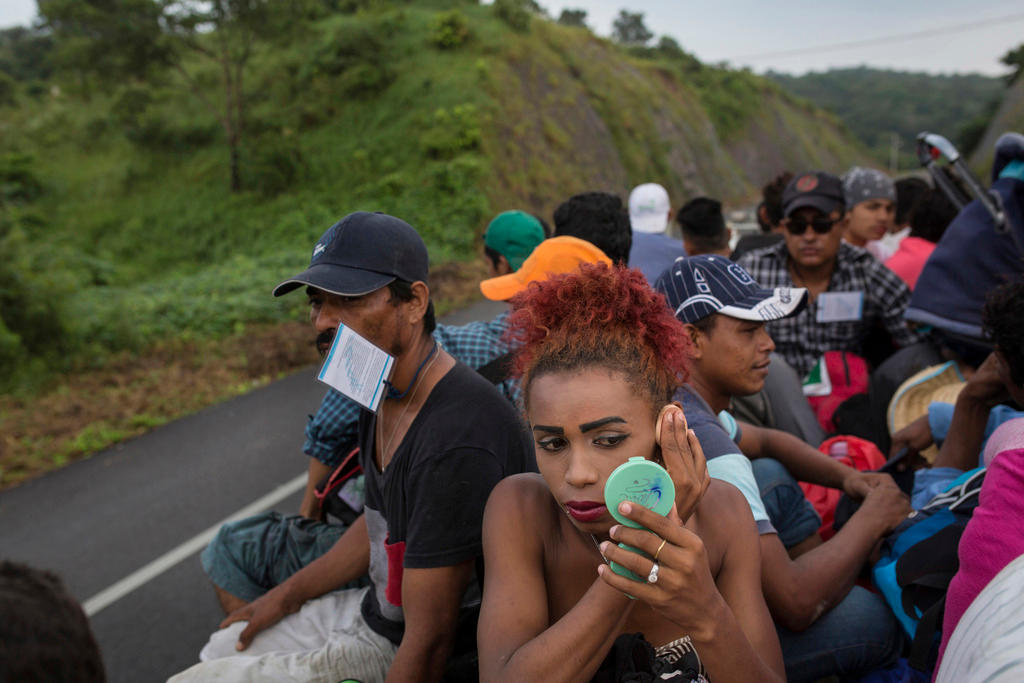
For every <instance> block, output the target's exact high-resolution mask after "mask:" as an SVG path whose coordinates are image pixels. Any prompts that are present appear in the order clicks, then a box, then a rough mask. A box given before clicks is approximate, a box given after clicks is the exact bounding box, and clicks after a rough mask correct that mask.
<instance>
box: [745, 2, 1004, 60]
mask: <svg viewBox="0 0 1024 683" xmlns="http://www.w3.org/2000/svg"><path fill="white" fill-rule="evenodd" d="M1022 19H1024V13H1018V14H1008V15H1006V16H1002V17H995V18H993V19H985V20H983V21H974V22H968V23H966V24H963V23H961V24H956V25H955V26H953V25H951V26H943V27H940V28H932V29H928V30H925V31H914V32H913V33H900V34H897V35H889V36H881V37H878V38H866V39H864V40H851V41H849V42H846V43H830V44H828V45H817V46H814V47H804V48H799V49H796V50H783V51H781V52H762V53H760V54H754V55H743V56H740V57H731V58H728V59H727V60H726V61H729V62H743V61H748V60H752V59H771V58H775V57H790V56H793V55H806V54H812V53H818V52H836V51H839V50H847V49H849V48H853V47H865V46H868V45H881V44H883V43H892V42H896V41H901V40H914V39H918V38H934V37H935V36H941V35H949V34H953V33H964V32H966V31H973V30H974V29H977V28H982V27H984V26H992V25H993V24H1004V23H1006V22H1012V21H1020V20H1022Z"/></svg>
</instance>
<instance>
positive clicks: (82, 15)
mask: <svg viewBox="0 0 1024 683" xmlns="http://www.w3.org/2000/svg"><path fill="white" fill-rule="evenodd" d="M268 5H269V0H39V13H40V15H41V16H42V17H43V19H44V21H45V22H46V25H47V26H48V27H49V28H50V29H51V30H52V31H53V32H54V35H55V38H56V42H57V52H58V64H63V65H64V66H65V67H71V68H75V69H77V70H80V71H88V72H89V73H90V74H92V75H94V76H98V77H99V78H101V79H102V80H104V81H108V82H117V81H121V80H123V79H126V78H128V79H143V78H145V77H146V76H148V75H150V74H152V73H153V72H154V71H156V70H170V71H172V72H173V73H175V74H176V75H177V76H178V78H179V79H180V85H181V86H182V87H183V88H185V89H186V90H187V91H188V92H190V93H191V94H192V95H193V96H194V97H196V98H197V99H198V100H199V101H200V102H202V104H203V106H204V107H206V109H207V110H208V111H210V113H211V114H212V115H214V116H215V117H216V118H217V120H218V121H219V122H220V124H221V127H222V128H223V129H224V136H225V138H226V140H227V144H228V151H229V155H230V169H231V170H230V174H231V191H232V192H237V191H238V190H240V189H241V187H242V179H241V168H240V166H241V162H240V159H239V149H240V147H241V142H242V131H243V130H244V122H245V93H244V75H245V67H246V65H247V64H248V61H249V57H250V56H251V54H252V47H253V42H254V40H255V39H256V37H257V36H258V35H262V34H264V32H265V31H268V30H270V28H271V27H270V21H269V19H270V18H271V17H270V14H269V10H268ZM189 55H198V56H200V57H202V58H203V59H205V60H208V61H211V62H213V63H214V64H216V65H217V67H218V68H217V73H218V80H219V86H220V90H221V97H219V98H214V97H211V96H210V95H209V93H207V91H206V89H205V88H204V87H203V85H202V84H201V83H200V81H199V80H198V78H197V76H196V74H195V73H193V71H192V70H191V69H190V66H189V64H190V63H191V62H190V60H189V59H187V57H188V56H189ZM72 65H74V66H72Z"/></svg>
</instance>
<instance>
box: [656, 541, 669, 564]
mask: <svg viewBox="0 0 1024 683" xmlns="http://www.w3.org/2000/svg"><path fill="white" fill-rule="evenodd" d="M666 543H668V539H667V538H663V539H661V545H659V546H658V549H657V550H655V551H654V561H655V562H657V561H658V555H661V549H662V548H664V547H665V544H666Z"/></svg>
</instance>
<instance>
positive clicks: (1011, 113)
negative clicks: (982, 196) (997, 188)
mask: <svg viewBox="0 0 1024 683" xmlns="http://www.w3.org/2000/svg"><path fill="white" fill-rule="evenodd" d="M1008 132H1015V133H1024V78H1017V79H1016V81H1014V82H1013V83H1012V84H1011V85H1010V86H1009V87H1008V88H1006V90H1005V91H1004V93H1003V99H1002V101H1000V103H999V107H998V109H996V112H995V115H993V117H992V121H991V123H990V124H989V125H988V127H987V128H986V129H985V134H984V135H983V136H982V137H981V142H979V143H978V146H977V147H976V148H975V150H974V152H973V153H972V154H971V156H970V162H971V167H972V168H973V169H974V170H975V172H976V173H977V174H978V176H979V177H980V178H982V179H983V180H985V182H986V183H987V182H988V177H989V173H990V172H991V169H992V157H993V155H994V153H995V146H996V140H998V139H999V136H1000V135H1002V134H1003V133H1008Z"/></svg>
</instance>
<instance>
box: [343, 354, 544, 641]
mask: <svg viewBox="0 0 1024 683" xmlns="http://www.w3.org/2000/svg"><path fill="white" fill-rule="evenodd" d="M375 426H376V415H375V414H373V413H371V412H369V411H366V410H363V411H362V412H361V414H360V417H359V436H360V439H359V443H360V456H359V457H360V463H361V464H362V467H363V472H364V473H365V475H366V507H365V515H366V525H367V531H368V533H369V540H370V570H369V574H370V580H371V583H372V586H371V590H370V591H369V592H368V593H367V594H366V598H365V599H364V600H363V607H362V611H363V618H364V619H365V620H366V623H367V624H368V625H369V626H370V628H372V629H373V630H374V631H376V632H377V633H379V634H381V635H383V636H384V637H386V638H388V639H389V640H391V641H392V642H393V643H396V644H397V643H399V642H401V640H402V633H403V631H404V626H405V619H404V614H403V612H402V573H403V570H404V569H405V568H410V569H428V568H433V567H448V566H452V565H456V564H459V563H461V562H465V561H466V560H474V559H478V558H480V557H481V556H482V552H483V546H482V535H481V524H482V522H483V515H484V505H485V504H486V503H487V497H488V495H490V492H491V489H492V488H494V486H495V484H497V483H498V482H499V481H500V480H501V479H503V478H504V477H507V476H509V475H511V474H518V473H520V472H528V471H536V461H535V457H534V449H533V440H532V439H531V438H530V435H529V433H528V432H527V431H526V427H525V425H524V424H523V422H522V420H521V419H520V417H519V415H518V414H517V413H516V411H515V410H514V409H513V408H512V406H511V405H510V404H509V402H508V401H507V400H505V398H504V397H503V396H502V395H501V394H500V393H499V392H498V391H497V390H496V389H495V388H494V386H492V385H491V384H490V383H489V382H487V380H485V379H483V378H482V377H480V376H479V375H478V374H477V373H475V372H473V371H472V370H470V369H469V368H468V367H467V366H465V365H463V364H462V363H459V362H457V363H456V364H455V367H453V368H452V369H451V370H450V371H449V372H448V374H446V375H445V376H444V377H442V378H441V381H439V382H438V383H437V384H436V385H435V386H434V389H433V391H431V393H430V396H429V398H428V399H427V401H426V404H425V405H424V406H423V408H422V409H421V410H420V412H419V414H418V415H417V416H416V419H415V420H414V421H413V423H412V425H411V426H410V427H409V431H408V432H407V433H406V435H405V438H403V439H402V443H401V444H400V445H399V446H398V449H397V450H396V451H395V454H394V456H393V457H392V459H391V462H390V463H388V466H387V468H385V470H384V471H383V472H380V471H379V470H378V469H377V466H376V463H375V462H374V458H373V452H374V438H375ZM479 601H480V588H479V584H478V582H477V581H474V582H473V584H472V585H471V586H470V588H469V589H468V590H467V593H466V595H465V596H464V599H463V603H462V608H463V610H464V611H467V610H468V611H472V610H474V609H475V608H477V607H478V606H479ZM463 616H464V615H463ZM460 623H463V624H464V625H465V629H470V628H472V629H473V630H474V632H475V628H476V625H475V623H473V622H472V621H471V620H468V619H460Z"/></svg>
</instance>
